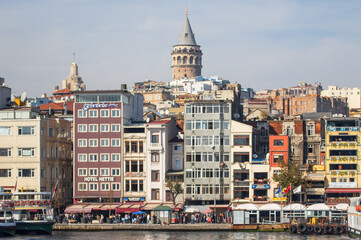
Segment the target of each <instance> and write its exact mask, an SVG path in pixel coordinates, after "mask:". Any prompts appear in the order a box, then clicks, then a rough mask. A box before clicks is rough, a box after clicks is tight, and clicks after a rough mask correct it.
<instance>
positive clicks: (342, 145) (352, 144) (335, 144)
mask: <svg viewBox="0 0 361 240" xmlns="http://www.w3.org/2000/svg"><path fill="white" fill-rule="evenodd" d="M329 145H331V148H333V149H354V148H356V147H357V146H358V143H357V142H356V141H350V142H331V143H330V144H329Z"/></svg>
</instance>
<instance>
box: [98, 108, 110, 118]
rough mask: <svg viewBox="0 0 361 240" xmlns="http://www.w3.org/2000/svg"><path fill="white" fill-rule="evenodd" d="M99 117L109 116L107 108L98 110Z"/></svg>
mask: <svg viewBox="0 0 361 240" xmlns="http://www.w3.org/2000/svg"><path fill="white" fill-rule="evenodd" d="M100 117H109V110H108V109H102V110H100Z"/></svg>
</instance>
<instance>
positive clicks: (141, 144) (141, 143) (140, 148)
mask: <svg viewBox="0 0 361 240" xmlns="http://www.w3.org/2000/svg"><path fill="white" fill-rule="evenodd" d="M139 152H140V153H142V152H143V141H140V142H139Z"/></svg>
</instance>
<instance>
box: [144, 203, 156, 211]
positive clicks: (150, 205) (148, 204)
mask: <svg viewBox="0 0 361 240" xmlns="http://www.w3.org/2000/svg"><path fill="white" fill-rule="evenodd" d="M159 205H160V203H147V204H146V205H145V206H143V207H142V209H143V210H145V211H151V210H153V209H154V208H155V207H157V206H159Z"/></svg>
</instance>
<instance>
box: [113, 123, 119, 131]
mask: <svg viewBox="0 0 361 240" xmlns="http://www.w3.org/2000/svg"><path fill="white" fill-rule="evenodd" d="M112 132H120V124H112Z"/></svg>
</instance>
